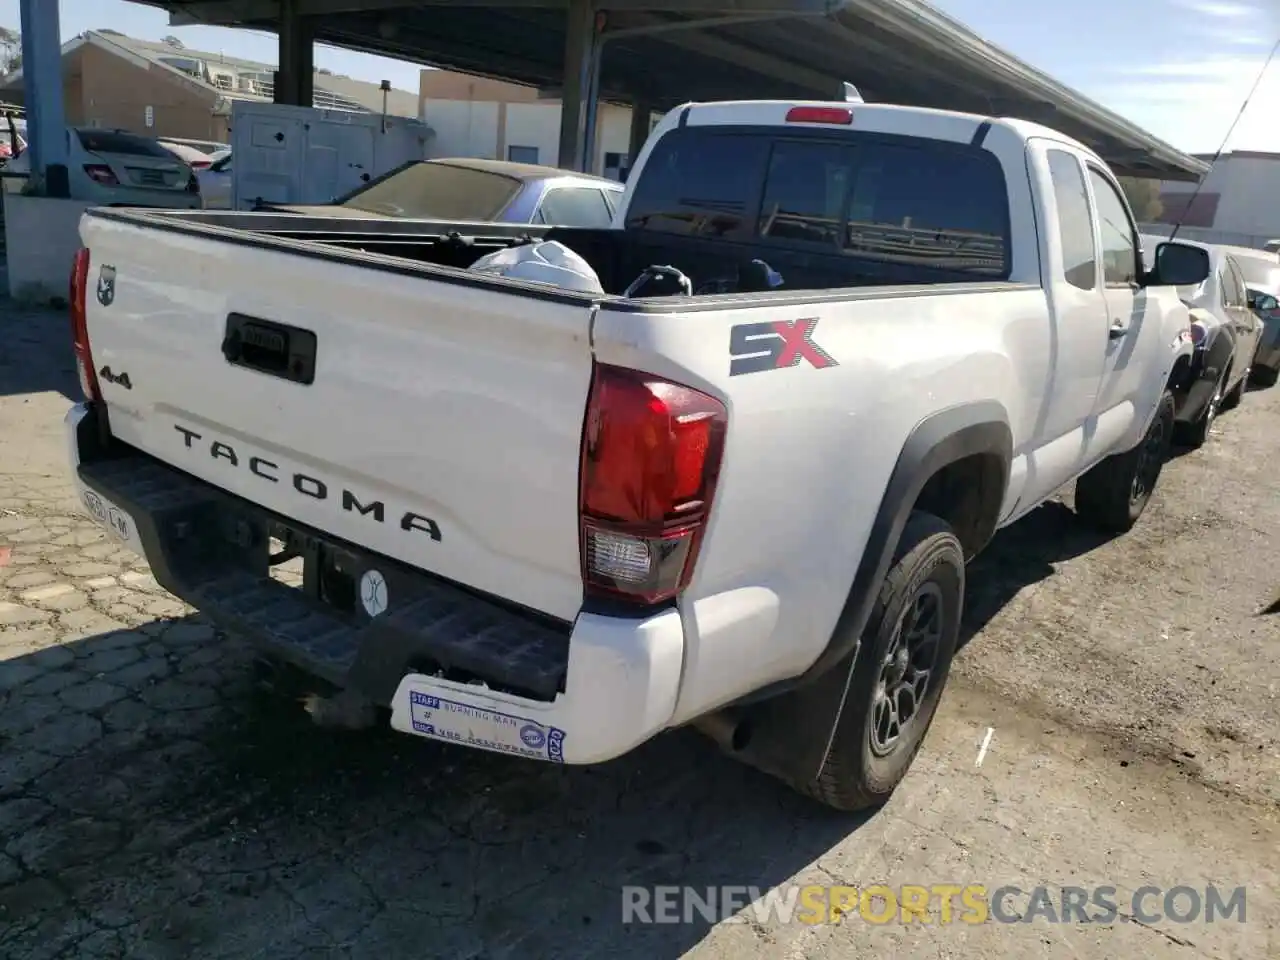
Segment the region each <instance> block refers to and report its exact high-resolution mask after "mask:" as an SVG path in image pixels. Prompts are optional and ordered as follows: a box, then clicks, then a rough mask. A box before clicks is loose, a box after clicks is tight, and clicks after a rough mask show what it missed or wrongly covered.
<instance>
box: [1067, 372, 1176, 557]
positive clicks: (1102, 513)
mask: <svg viewBox="0 0 1280 960" xmlns="http://www.w3.org/2000/svg"><path fill="white" fill-rule="evenodd" d="M1173 418H1174V403H1173V394H1172V393H1170V392H1169V391H1168V390H1166V391H1165V392H1164V394H1163V395H1162V396H1161V397H1160V401H1159V403H1158V404H1157V406H1156V413H1155V416H1154V417H1152V418H1151V426H1149V427H1148V428H1147V433H1146V435H1145V436H1144V437H1143V438H1142V442H1141V443H1139V444H1138V445H1137V446H1136V447H1134V448H1133V449H1132V450H1127V451H1125V452H1124V453H1117V454H1114V455H1112V456H1110V457H1107V458H1106V459H1105V460H1103V461H1102V462H1101V463H1099V464H1097V465H1096V466H1095V467H1093V469H1091V470H1090V471H1089V472H1088V473H1086V474H1085V475H1084V476H1082V477H1081V478H1080V479H1079V480H1077V481H1076V514H1077V515H1078V516H1079V517H1080V518H1081V519H1082V520H1084V521H1086V522H1087V523H1090V524H1092V525H1093V526H1096V527H1098V528H1100V529H1102V530H1105V531H1107V532H1108V533H1125V532H1127V531H1129V530H1130V529H1132V528H1133V525H1134V524H1135V523H1137V522H1138V518H1139V517H1140V516H1142V511H1144V510H1145V509H1146V508H1147V503H1148V502H1149V501H1150V499H1151V494H1152V492H1153V491H1154V490H1155V488H1156V483H1157V481H1159V479H1160V472H1161V470H1162V469H1163V468H1164V462H1165V460H1166V459H1168V456H1169V443H1170V441H1171V439H1172V437H1173Z"/></svg>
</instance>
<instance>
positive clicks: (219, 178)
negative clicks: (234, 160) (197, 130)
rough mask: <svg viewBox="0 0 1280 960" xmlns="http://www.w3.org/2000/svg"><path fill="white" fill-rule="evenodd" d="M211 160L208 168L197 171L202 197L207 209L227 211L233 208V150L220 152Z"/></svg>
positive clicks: (211, 157) (212, 156) (213, 155)
mask: <svg viewBox="0 0 1280 960" xmlns="http://www.w3.org/2000/svg"><path fill="white" fill-rule="evenodd" d="M209 159H210V161H211V162H210V164H209V165H208V166H207V167H205V168H203V169H201V170H197V171H196V179H197V180H199V181H200V196H201V197H203V198H204V205H205V207H206V208H212V209H226V208H228V207H230V206H231V150H230V149H229V148H228V149H226V150H219V151H218V152H217V153H214V154H212V155H211V156H210V158H209Z"/></svg>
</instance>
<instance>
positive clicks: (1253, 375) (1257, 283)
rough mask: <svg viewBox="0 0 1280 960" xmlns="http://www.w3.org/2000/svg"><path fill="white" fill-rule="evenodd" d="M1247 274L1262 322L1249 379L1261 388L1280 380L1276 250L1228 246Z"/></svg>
mask: <svg viewBox="0 0 1280 960" xmlns="http://www.w3.org/2000/svg"><path fill="white" fill-rule="evenodd" d="M1225 249H1226V250H1227V251H1228V252H1229V253H1230V254H1231V255H1232V256H1233V257H1235V259H1236V263H1237V264H1238V265H1239V267H1240V272H1241V273H1243V274H1244V279H1245V284H1246V286H1247V288H1248V293H1249V301H1250V306H1251V307H1252V308H1253V311H1254V313H1255V314H1257V315H1258V318H1259V320H1260V321H1261V322H1262V332H1261V335H1260V337H1259V339H1258V348H1257V350H1256V351H1255V352H1254V355H1253V362H1252V363H1251V364H1250V372H1249V381H1250V382H1251V383H1253V384H1255V385H1257V386H1259V387H1271V386H1275V383H1276V381H1277V380H1280V311H1278V310H1277V309H1276V307H1275V306H1274V304H1275V302H1276V301H1277V300H1280V258H1278V257H1277V256H1276V254H1274V253H1267V252H1265V251H1261V250H1253V249H1250V248H1248V247H1226V248H1225Z"/></svg>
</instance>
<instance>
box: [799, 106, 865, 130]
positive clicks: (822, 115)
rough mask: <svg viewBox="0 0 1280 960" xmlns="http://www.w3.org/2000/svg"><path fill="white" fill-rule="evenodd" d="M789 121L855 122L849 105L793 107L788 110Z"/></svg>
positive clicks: (845, 123)
mask: <svg viewBox="0 0 1280 960" xmlns="http://www.w3.org/2000/svg"><path fill="white" fill-rule="evenodd" d="M787 123H838V124H843V125H844V126H848V125H849V124H851V123H853V111H852V110H850V109H849V108H848V107H792V108H791V109H790V110H788V111H787Z"/></svg>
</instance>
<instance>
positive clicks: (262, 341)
mask: <svg viewBox="0 0 1280 960" xmlns="http://www.w3.org/2000/svg"><path fill="white" fill-rule="evenodd" d="M222 355H223V356H224V357H226V358H227V363H229V364H231V365H232V366H233V367H245V368H247V369H249V370H257V371H258V372H259V373H265V374H267V375H268V376H272V377H279V378H280V379H282V380H289V381H291V382H293V383H302V384H309V383H312V382H314V381H315V378H316V335H315V334H314V333H312V332H311V331H310V330H303V329H302V328H301V327H291V326H289V325H288V324H286V323H275V322H274V321H271V320H259V319H258V318H257V317H247V316H245V315H244V314H243V313H231V314H228V315H227V332H226V335H225V336H224V337H223V338H222Z"/></svg>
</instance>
